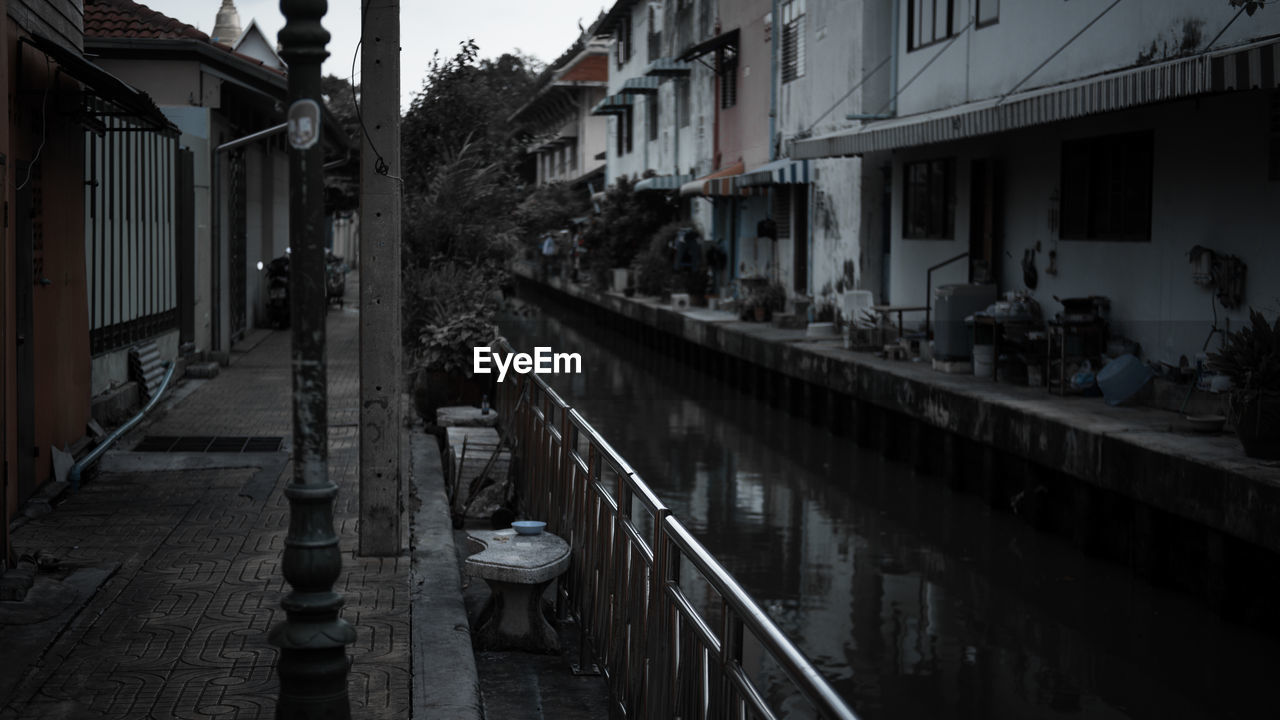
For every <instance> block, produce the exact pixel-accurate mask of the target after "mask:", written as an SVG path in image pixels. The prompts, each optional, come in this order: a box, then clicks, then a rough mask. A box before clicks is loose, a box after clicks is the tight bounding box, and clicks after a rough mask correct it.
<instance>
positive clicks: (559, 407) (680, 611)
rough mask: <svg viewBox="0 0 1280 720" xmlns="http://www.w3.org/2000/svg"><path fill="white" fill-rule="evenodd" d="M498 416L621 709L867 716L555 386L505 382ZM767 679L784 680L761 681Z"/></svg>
mask: <svg viewBox="0 0 1280 720" xmlns="http://www.w3.org/2000/svg"><path fill="white" fill-rule="evenodd" d="M505 351H507V352H510V348H509V347H508V348H505ZM498 409H499V413H500V418H501V420H502V422H503V424H504V426H505V427H506V428H509V429H510V432H509V436H510V438H511V439H512V441H513V443H514V450H515V453H516V459H517V463H518V470H517V472H518V475H517V482H518V484H519V488H520V491H521V497H522V502H523V503H524V509H525V512H526V513H527V514H528V515H529V517H532V518H537V519H540V520H545V521H546V522H547V529H548V530H549V531H551V532H554V533H556V534H557V535H559V536H560V537H562V538H564V540H565V541H566V542H568V543H569V546H570V549H571V554H572V555H571V556H572V561H571V563H570V567H569V571H568V572H567V573H566V575H565V576H563V577H562V578H561V581H560V583H559V585H558V588H559V589H558V596H557V611H558V613H559V614H560V617H561V618H562V619H563V618H565V617H567V616H570V615H571V616H572V617H573V618H574V619H575V620H576V621H577V622H578V623H579V631H580V632H579V637H580V647H579V649H578V650H579V661H580V662H579V664H578V665H577V668H578V669H579V670H581V671H592V670H598V671H599V672H600V673H602V674H603V675H604V676H605V678H606V681H607V683H608V686H609V690H610V702H611V703H612V711H613V713H615V714H617V715H620V716H623V717H627V718H658V719H663V720H665V719H668V718H683V719H685V720H703V719H704V718H742V719H744V720H745V719H746V718H767V719H773V718H780V717H811V716H812V717H822V718H844V719H847V720H855V715H854V713H853V711H852V710H851V709H850V708H849V707H848V705H846V704H845V702H844V701H843V700H842V699H841V698H840V696H839V695H837V694H836V692H835V691H834V690H833V689H832V688H831V686H830V685H829V684H827V682H826V681H825V680H824V679H823V678H822V676H821V675H820V674H819V673H818V671H817V670H815V669H814V667H813V666H812V665H811V664H810V663H809V661H808V660H807V659H806V658H805V657H804V655H803V654H801V652H800V651H799V650H798V649H797V648H796V647H795V645H794V644H792V642H791V641H790V640H789V639H787V637H786V636H785V635H784V634H783V633H782V631H781V630H780V629H778V627H777V625H775V624H774V623H773V621H772V620H771V619H770V618H769V616H768V615H766V614H765V612H764V611H763V610H761V609H760V607H759V606H758V605H757V604H756V602H755V601H754V600H753V599H752V598H751V596H750V595H748V594H747V592H746V591H745V590H744V589H743V588H742V586H741V585H739V584H738V582H737V580H735V579H734V577H733V576H732V575H730V574H729V572H728V571H727V570H726V569H725V568H724V567H723V566H722V565H721V564H720V563H719V562H718V561H717V560H716V559H715V558H714V557H713V556H712V555H711V553H710V552H708V551H707V549H706V548H705V547H703V545H702V543H700V542H699V541H698V540H697V539H696V538H694V536H693V534H692V533H691V532H689V530H688V529H687V528H686V527H685V526H684V524H683V523H681V522H680V520H678V519H677V518H676V517H675V516H674V515H673V514H672V511H671V510H670V509H669V508H668V507H667V506H666V505H664V504H663V503H662V501H661V500H659V499H658V497H657V496H656V495H655V494H654V493H653V491H652V490H651V489H650V488H649V487H648V485H646V484H645V483H644V481H643V480H641V478H640V476H639V475H637V474H636V472H635V471H634V470H633V469H632V468H631V467H630V466H629V465H628V464H627V462H626V460H624V459H623V458H622V456H621V455H619V454H618V453H617V452H616V451H615V450H614V449H613V448H612V447H611V446H610V445H609V443H608V442H607V441H606V440H605V439H604V438H603V437H601V436H600V434H599V433H597V432H596V431H595V429H593V428H592V427H591V424H590V423H588V422H587V420H586V419H585V418H583V417H582V415H580V414H579V413H578V411H577V410H575V409H573V408H572V407H571V406H570V405H569V404H568V403H566V402H565V401H564V400H563V399H561V398H560V396H559V395H557V394H556V392H555V391H554V390H552V389H551V387H550V386H549V385H547V383H546V382H545V381H544V380H542V379H541V378H540V377H538V376H536V375H533V374H528V375H519V376H516V377H515V378H514V379H508V380H507V381H506V382H504V383H501V384H500V385H499V389H498ZM699 607H703V608H707V609H708V610H709V611H707V612H704V611H701V610H699ZM774 669H778V670H781V671H782V672H781V673H774V672H772V670H774ZM753 670H754V671H755V674H756V675H757V676H760V675H763V674H768V675H769V680H770V682H769V683H768V684H767V685H766V686H765V687H762V686H761V685H759V684H757V681H756V680H753V677H752V671H753ZM788 686H789V687H788ZM799 698H803V699H804V700H806V701H807V703H801V704H802V705H805V707H803V708H801V707H798V706H797V702H796V701H797V699H799ZM783 707H785V710H783V709H781V708H783Z"/></svg>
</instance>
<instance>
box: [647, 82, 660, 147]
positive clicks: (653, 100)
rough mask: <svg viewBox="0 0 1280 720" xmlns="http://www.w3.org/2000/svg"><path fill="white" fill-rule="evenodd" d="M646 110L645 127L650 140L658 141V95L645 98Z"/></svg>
mask: <svg viewBox="0 0 1280 720" xmlns="http://www.w3.org/2000/svg"><path fill="white" fill-rule="evenodd" d="M644 109H645V114H646V115H647V117H646V118H645V126H646V130H647V131H648V135H649V139H650V140H657V139H658V94H657V93H654V94H652V95H649V96H648V97H646V98H645V101H644Z"/></svg>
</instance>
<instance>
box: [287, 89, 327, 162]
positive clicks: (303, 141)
mask: <svg viewBox="0 0 1280 720" xmlns="http://www.w3.org/2000/svg"><path fill="white" fill-rule="evenodd" d="M319 139H320V105H319V104H317V103H316V101H315V100H298V101H297V102H295V103H294V104H292V105H290V106H289V145H290V146H292V147H293V148H294V149H295V150H307V149H309V148H310V147H311V146H312V145H315V144H316V141H318V140H319Z"/></svg>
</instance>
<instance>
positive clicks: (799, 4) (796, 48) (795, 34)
mask: <svg viewBox="0 0 1280 720" xmlns="http://www.w3.org/2000/svg"><path fill="white" fill-rule="evenodd" d="M804 2H805V0H791V2H788V3H786V4H785V5H783V6H782V82H784V83H786V82H791V81H792V80H795V79H796V78H799V77H804Z"/></svg>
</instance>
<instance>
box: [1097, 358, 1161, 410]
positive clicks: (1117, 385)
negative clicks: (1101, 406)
mask: <svg viewBox="0 0 1280 720" xmlns="http://www.w3.org/2000/svg"><path fill="white" fill-rule="evenodd" d="M1152 375H1153V373H1152V372H1151V368H1149V367H1147V365H1146V363H1144V362H1142V361H1141V360H1139V359H1138V358H1137V357H1136V356H1134V355H1121V356H1120V357H1118V358H1116V359H1115V360H1112V361H1111V362H1109V363H1107V364H1106V365H1105V366H1104V367H1103V368H1102V370H1100V371H1099V372H1098V389H1099V390H1101V391H1102V398H1103V399H1104V400H1106V401H1107V404H1108V405H1119V404H1120V403H1122V402H1124V401H1125V400H1128V399H1129V398H1131V397H1133V396H1134V395H1136V394H1137V393H1138V391H1139V390H1141V389H1142V387H1143V386H1144V385H1146V384H1147V383H1148V382H1150V381H1151V376H1152Z"/></svg>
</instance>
